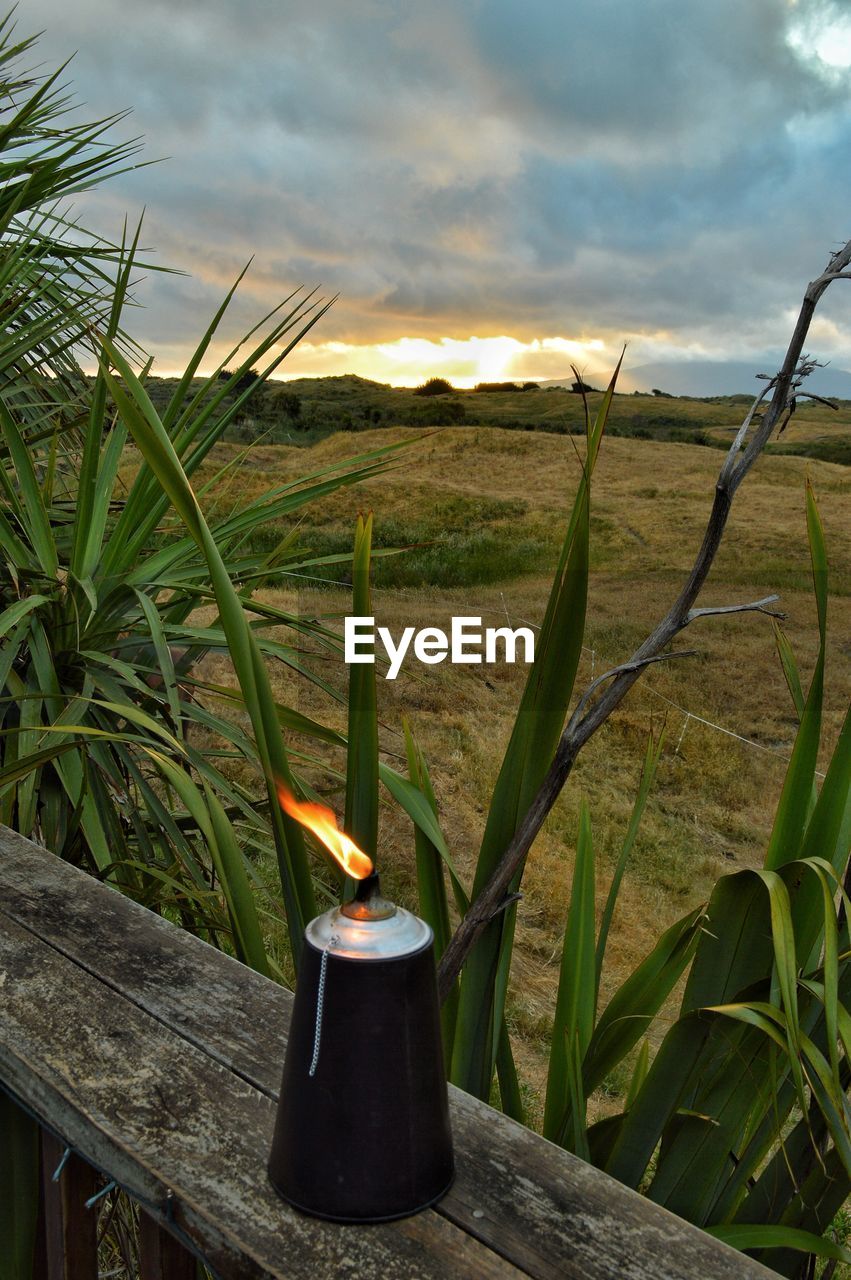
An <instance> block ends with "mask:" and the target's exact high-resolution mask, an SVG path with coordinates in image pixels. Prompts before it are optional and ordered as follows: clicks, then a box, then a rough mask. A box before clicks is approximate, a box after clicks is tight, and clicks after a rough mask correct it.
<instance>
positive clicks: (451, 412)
mask: <svg viewBox="0 0 851 1280" xmlns="http://www.w3.org/2000/svg"><path fill="white" fill-rule="evenodd" d="M466 416H467V412H466V410H465V408H464V405H463V404H462V402H461V401H460V400H442V401H441V402H440V404H424V405H420V406H418V407H417V408H416V409H411V410H410V411H409V412H408V413H406V414H402V415H400V420H401V421H402V422H403V423H407V424H408V425H409V426H415V427H448V426H452V425H453V424H455V423H458V422H463V421H464V420H465V418H466Z"/></svg>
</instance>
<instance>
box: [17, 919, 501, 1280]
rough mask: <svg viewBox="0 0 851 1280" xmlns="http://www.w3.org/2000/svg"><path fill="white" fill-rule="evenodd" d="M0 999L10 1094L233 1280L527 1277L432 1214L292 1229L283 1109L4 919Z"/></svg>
mask: <svg viewBox="0 0 851 1280" xmlns="http://www.w3.org/2000/svg"><path fill="white" fill-rule="evenodd" d="M0 995H2V1011H3V1017H2V1020H0V1078H2V1079H3V1081H4V1082H6V1083H7V1084H8V1086H9V1087H10V1088H11V1089H12V1090H13V1092H14V1093H15V1094H16V1095H17V1096H18V1097H19V1098H21V1099H23V1100H24V1101H25V1102H26V1104H27V1105H28V1106H29V1107H31V1108H32V1110H33V1111H35V1112H36V1114H37V1115H39V1116H41V1117H43V1118H44V1117H49V1118H50V1122H51V1124H52V1125H53V1126H54V1127H55V1128H56V1129H58V1130H59V1131H60V1132H61V1133H62V1134H63V1136H64V1137H65V1138H66V1140H67V1141H68V1142H69V1144H70V1145H71V1146H72V1147H74V1149H75V1150H77V1151H79V1152H81V1153H82V1155H83V1156H84V1157H85V1158H86V1159H87V1160H89V1161H90V1162H91V1163H92V1164H94V1165H95V1166H96V1167H97V1168H99V1169H102V1170H108V1172H109V1175H110V1176H111V1177H113V1178H115V1179H117V1181H118V1182H119V1183H120V1184H121V1185H122V1186H123V1187H125V1188H126V1189H127V1190H128V1191H129V1192H130V1193H131V1195H133V1196H134V1197H135V1198H136V1199H138V1200H139V1201H140V1202H141V1203H142V1205H143V1206H144V1207H145V1208H146V1209H147V1210H148V1211H149V1212H150V1213H151V1214H152V1216H154V1217H155V1218H157V1219H158V1220H159V1221H164V1220H165V1210H164V1201H165V1196H166V1193H167V1191H168V1190H171V1191H172V1193H173V1196H174V1204H175V1215H174V1221H175V1222H176V1224H177V1226H178V1228H179V1229H180V1230H182V1231H183V1232H185V1233H186V1235H187V1236H188V1238H189V1239H190V1240H191V1241H193V1242H195V1244H196V1245H197V1246H198V1247H199V1249H200V1250H201V1251H202V1252H203V1253H204V1255H205V1256H206V1257H208V1258H209V1261H210V1263H211V1265H212V1266H213V1267H214V1268H215V1270H216V1271H217V1272H218V1273H219V1274H220V1275H221V1276H223V1277H234V1280H237V1278H238V1280H249V1278H250V1277H258V1278H262V1280H283V1278H284V1277H286V1278H287V1280H314V1277H315V1276H316V1275H317V1274H320V1275H329V1276H338V1275H339V1276H341V1277H343V1276H352V1277H354V1276H357V1277H363V1278H364V1280H367V1278H371V1277H377V1276H382V1277H387V1276H394V1277H398V1280H420V1277H435V1280H450V1277H451V1278H452V1280H454V1278H455V1277H457V1275H458V1273H459V1266H460V1267H461V1268H462V1269H461V1274H465V1275H469V1276H474V1277H482V1280H497V1278H506V1280H509V1278H511V1277H518V1276H519V1274H520V1273H519V1272H518V1271H517V1269H516V1268H515V1267H514V1266H512V1265H511V1264H510V1263H508V1262H504V1261H503V1260H502V1259H501V1258H499V1257H498V1256H497V1255H495V1254H494V1253H493V1252H492V1251H491V1250H490V1249H488V1248H487V1247H486V1246H485V1245H483V1244H481V1243H479V1242H478V1241H476V1240H474V1239H472V1238H471V1237H470V1236H468V1235H467V1234H466V1233H464V1232H463V1231H462V1230H460V1229H459V1228H457V1227H455V1226H453V1225H452V1224H451V1223H449V1222H447V1221H446V1220H445V1219H442V1218H440V1217H438V1215H436V1214H433V1213H432V1214H425V1215H421V1216H420V1218H418V1219H412V1220H410V1221H409V1222H403V1223H398V1224H395V1223H388V1224H383V1225H381V1226H373V1227H368V1228H358V1229H352V1228H344V1227H339V1226H335V1225H333V1224H329V1223H320V1222H317V1221H315V1220H313V1219H310V1218H306V1217H303V1216H302V1215H300V1214H297V1213H295V1212H294V1211H293V1210H291V1209H290V1208H289V1207H288V1206H287V1205H285V1204H284V1203H283V1202H282V1201H281V1200H280V1199H279V1197H278V1196H277V1195H276V1194H275V1192H274V1191H273V1189H272V1187H271V1184H270V1183H269V1181H268V1178H267V1177H266V1158H267V1154H268V1151H269V1146H270V1143H271V1136H272V1125H273V1121H274V1103H273V1102H272V1100H271V1099H270V1098H268V1097H267V1096H266V1095H264V1094H262V1093H260V1092H259V1091H258V1090H256V1089H254V1088H252V1087H251V1086H250V1085H248V1084H247V1083H246V1082H245V1081H244V1080H242V1079H240V1078H239V1077H238V1076H236V1075H234V1073H233V1072H231V1071H228V1070H227V1069H226V1068H224V1067H222V1066H221V1064H219V1063H217V1062H214V1061H213V1060H212V1059H211V1058H210V1057H209V1056H207V1055H206V1054H204V1053H202V1052H201V1051H200V1050H198V1049H197V1048H195V1047H194V1046H193V1045H190V1044H187V1043H186V1041H184V1040H182V1039H181V1038H180V1036H179V1035H177V1034H176V1033H174V1032H173V1031H170V1030H169V1029H168V1028H166V1027H163V1026H162V1025H161V1024H159V1023H157V1022H156V1021H154V1020H153V1019H152V1018H150V1017H149V1016H147V1015H146V1014H144V1013H143V1012H142V1011H141V1010H139V1009H138V1008H137V1007H136V1006H135V1005H133V1004H131V1003H130V1002H129V1001H126V1000H123V999H122V998H121V997H119V996H116V994H115V993H114V992H113V991H111V990H110V989H109V988H107V987H105V986H104V985H103V984H102V983H99V982H98V981H97V980H96V979H94V978H93V977H92V976H91V975H90V974H88V973H86V972H84V971H83V970H81V969H80V968H79V967H77V966H75V965H73V964H72V963H71V962H70V961H69V960H67V959H66V958H65V957H64V956H61V955H59V954H58V953H57V952H55V951H53V950H52V949H51V948H50V947H48V946H47V945H46V944H45V943H44V942H42V941H41V940H40V939H38V938H36V937H34V936H33V934H32V933H30V932H28V931H26V930H24V929H21V928H20V927H19V926H17V925H15V924H14V923H13V922H11V921H9V920H8V919H7V920H6V921H4V922H3V924H2V926H0ZM459 1260H460V1262H459Z"/></svg>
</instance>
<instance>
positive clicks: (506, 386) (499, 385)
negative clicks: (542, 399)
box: [473, 382, 534, 391]
mask: <svg viewBox="0 0 851 1280" xmlns="http://www.w3.org/2000/svg"><path fill="white" fill-rule="evenodd" d="M533 385H534V384H533ZM520 389H521V388H520V386H519V385H518V383H516V382H477V383H476V385H475V386H474V387H473V390H474V391H520ZM524 389H525V388H524Z"/></svg>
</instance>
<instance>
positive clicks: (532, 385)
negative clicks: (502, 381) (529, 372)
mask: <svg viewBox="0 0 851 1280" xmlns="http://www.w3.org/2000/svg"><path fill="white" fill-rule="evenodd" d="M520 390H521V391H540V390H541V384H540V382H524V383H523V386H522V387H521V388H520Z"/></svg>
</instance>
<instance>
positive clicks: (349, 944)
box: [305, 907, 434, 960]
mask: <svg viewBox="0 0 851 1280" xmlns="http://www.w3.org/2000/svg"><path fill="white" fill-rule="evenodd" d="M433 937H434V934H433V933H432V930H431V926H430V925H428V924H426V922H425V920H421V919H420V918H419V916H415V915H414V914H413V913H412V912H410V911H406V910H405V908H404V907H396V909H395V911H394V912H393V914H392V915H390V916H384V917H383V918H378V919H357V918H354V917H352V916H349V915H347V914H346V913H345V909H344V908H342V907H332V908H331V910H330V911H326V912H324V913H323V914H322V915H321V916H317V917H316V919H315V920H311V922H310V924H309V925H308V926H307V928H306V929H305V938H306V939H307V941H308V942H309V943H310V944H311V946H313V947H316V949H317V950H318V951H324V950H325V948H326V947H330V948H331V954H332V955H333V956H335V957H339V958H340V959H346V958H351V959H353V960H392V959H393V958H394V957H396V956H407V955H411V954H412V953H413V952H415V951H422V950H423V948H424V947H427V946H429V945H430V944H431V941H432V939H433Z"/></svg>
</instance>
